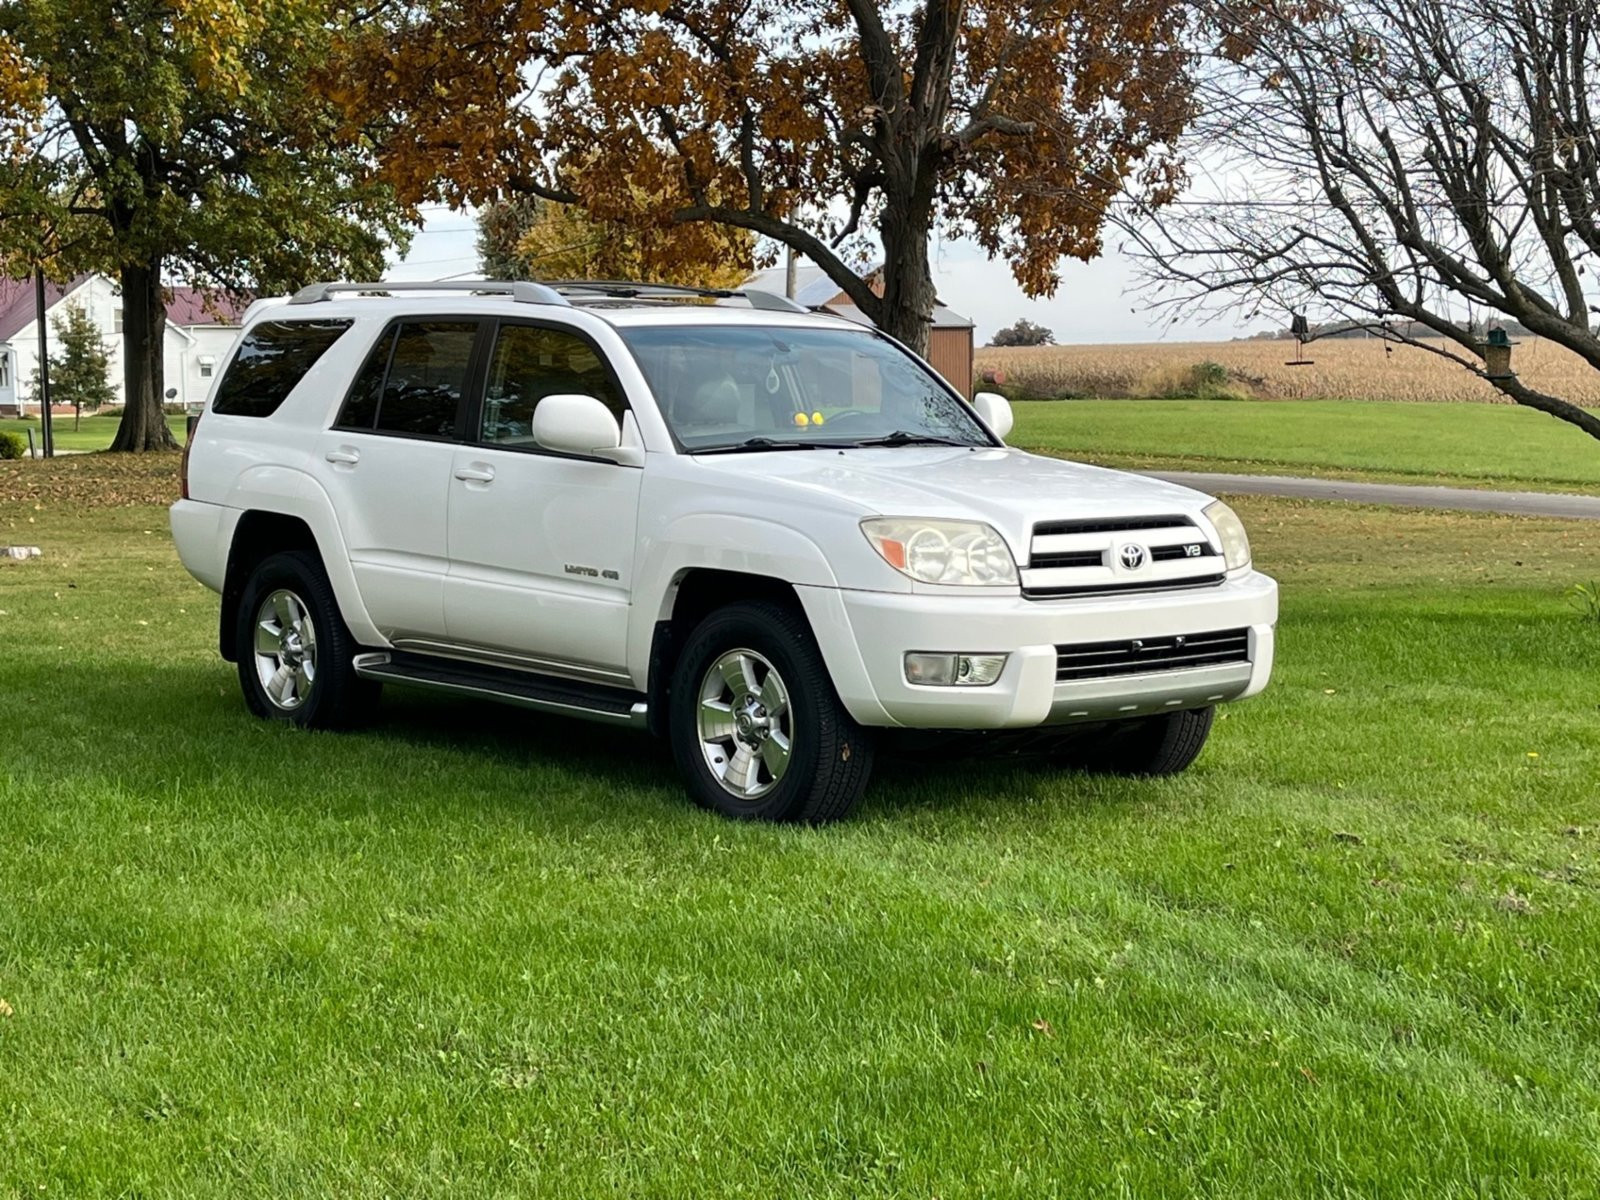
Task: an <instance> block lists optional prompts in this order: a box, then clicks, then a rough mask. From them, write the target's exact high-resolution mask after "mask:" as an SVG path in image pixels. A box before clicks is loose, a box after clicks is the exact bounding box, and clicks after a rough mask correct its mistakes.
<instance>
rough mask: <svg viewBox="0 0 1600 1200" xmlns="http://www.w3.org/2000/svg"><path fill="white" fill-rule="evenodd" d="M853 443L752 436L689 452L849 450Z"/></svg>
mask: <svg viewBox="0 0 1600 1200" xmlns="http://www.w3.org/2000/svg"><path fill="white" fill-rule="evenodd" d="M855 444H856V443H855V442H780V441H778V440H777V439H776V438H769V437H753V438H746V439H745V440H744V441H742V442H737V443H735V444H734V445H732V446H709V447H707V448H706V449H704V450H694V449H691V450H690V451H689V453H690V454H754V453H756V452H757V451H763V450H849V449H851V448H853V447H854V446H855Z"/></svg>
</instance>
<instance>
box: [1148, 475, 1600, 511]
mask: <svg viewBox="0 0 1600 1200" xmlns="http://www.w3.org/2000/svg"><path fill="white" fill-rule="evenodd" d="M1145 474H1147V475H1153V476H1155V478H1157V479H1166V480H1170V481H1171V482H1173V483H1181V484H1183V485H1184V486H1185V487H1192V488H1198V489H1199V490H1200V491H1202V492H1211V493H1213V494H1216V493H1218V492H1226V493H1230V494H1232V495H1236V496H1293V497H1298V498H1300V499H1304V500H1349V501H1353V502H1355V503H1357V504H1402V505H1406V506H1408V507H1412V508H1454V509H1460V510H1462V511H1465V512H1492V513H1509V514H1511V515H1513V516H1519V517H1570V518H1573V519H1576V520H1586V521H1600V496H1571V495H1565V494H1563V493H1560V492H1491V491H1479V490H1478V489H1476V488H1453V487H1422V486H1416V485H1413V484H1405V483H1350V482H1347V481H1344V480H1339V479H1306V478H1302V477H1301V476H1297V475H1213V474H1208V473H1204V472H1199V471H1147V472H1145Z"/></svg>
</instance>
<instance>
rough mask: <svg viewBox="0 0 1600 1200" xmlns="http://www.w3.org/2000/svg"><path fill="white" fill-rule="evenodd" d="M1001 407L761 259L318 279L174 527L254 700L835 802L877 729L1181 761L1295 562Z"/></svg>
mask: <svg viewBox="0 0 1600 1200" xmlns="http://www.w3.org/2000/svg"><path fill="white" fill-rule="evenodd" d="M1010 426H1011V412H1010V408H1009V406H1008V405H1007V403H1006V401H1005V400H1004V399H1003V398H1002V397H1000V396H996V395H989V394H980V395H979V396H978V397H977V398H976V400H975V402H973V403H972V404H968V403H967V402H966V401H965V400H964V399H963V398H962V397H961V396H960V395H959V394H958V393H957V392H956V391H955V390H953V389H952V388H951V387H950V386H949V385H948V384H947V383H945V382H944V381H943V380H941V379H940V378H939V377H938V376H937V375H936V374H935V373H934V372H933V371H932V370H931V369H930V368H929V367H928V366H927V364H925V363H924V362H923V361H922V360H921V359H919V358H917V357H916V356H914V355H912V354H911V353H910V352H908V351H907V350H906V349H904V348H903V347H902V346H900V345H899V344H898V343H896V342H895V341H893V340H891V339H890V338H887V337H885V336H883V335H881V334H879V333H877V332H875V331H873V330H871V329H868V328H864V327H862V326H861V325H858V324H856V323H854V322H851V321H848V320H845V319H842V318H838V317H833V316H827V315H820V314H817V313H812V312H807V311H805V310H803V309H800V308H799V307H798V306H796V305H794V304H792V303H790V302H788V301H786V300H784V299H782V298H781V297H777V296H773V295H768V294H764V293H759V292H742V293H731V292H715V293H707V292H696V291H692V290H690V289H678V288H668V287H660V286H653V285H636V284H597V283H582V284H568V285H543V284H532V283H511V284H491V283H471V284H463V285H456V286H453V287H452V286H451V285H438V284H429V285H397V284H318V285H315V286H313V287H310V288H307V289H305V290H304V291H302V292H300V293H299V294H297V295H296V296H294V297H293V298H292V299H288V300H275V301H263V302H259V303H258V304H257V305H255V306H254V307H253V308H252V310H251V311H250V313H249V314H248V315H247V317H246V321H245V325H244V328H243V330H242V331H241V334H240V337H239V341H238V343H237V345H236V347H235V349H234V351H233V353H232V356H231V358H230V360H229V362H228V365H227V368H226V370H225V371H224V372H223V373H222V375H221V376H220V377H219V379H218V381H217V383H216V385H215V386H214V389H213V392H212V395H211V397H210V399H209V401H208V403H207V407H206V410H205V412H204V414H203V416H202V418H201V419H200V420H199V422H198V423H197V425H196V427H195V429H194V431H193V432H192V434H191V437H190V439H189V444H188V447H187V449H186V451H185V463H184V472H183V498H182V499H181V500H180V501H179V502H178V503H177V504H175V505H174V506H173V509H172V530H173V535H174V537H175V539H176V542H177V546H178V551H179V554H180V555H181V557H182V559H183V562H184V565H185V566H186V567H187V568H188V569H189V571H190V572H191V573H192V574H193V575H194V576H195V577H196V578H197V579H199V580H200V581H201V582H203V583H204V584H206V585H207V586H209V587H211V588H212V589H214V590H215V591H217V592H219V593H221V596H222V618H221V651H222V656H223V657H224V658H225V659H228V660H230V661H233V662H235V663H237V664H238V671H239V680H240V683H241V685H242V687H243V690H244V696H245V701H246V703H247V704H248V705H249V707H250V709H251V711H253V712H254V713H256V714H257V715H258V716H261V717H264V718H268V719H272V720H278V721H284V722H288V723H291V724H295V725H300V726H306V727H313V728H325V727H340V726H349V725H352V724H355V723H357V722H359V721H361V720H362V719H364V718H365V717H366V716H367V715H368V714H369V713H370V712H371V710H372V709H373V708H374V706H375V703H376V701H377V699H378V695H379V691H380V689H381V687H382V686H383V685H384V684H397V685H401V684H403V685H413V686H418V687H423V688H432V689H436V690H439V691H443V692H449V693H455V694H458V695H466V696H477V697H486V698H489V699H493V700H498V701H503V702H506V703H509V704H513V705H520V706H522V707H524V708H527V709H531V710H534V711H537V712H541V713H548V714H555V715H566V716H575V717H585V718H588V719H591V720H595V721H603V722H609V723H611V724H615V725H629V726H638V727H641V728H647V729H649V730H651V731H653V732H655V733H657V734H659V735H662V736H665V737H666V738H667V739H668V740H669V741H670V743H671V746H672V750H673V753H674V755H675V758H676V760H677V763H678V766H679V768H680V769H681V771H682V774H683V777H684V780H685V783H686V785H687V787H688V790H689V792H690V793H691V794H692V795H693V796H694V798H695V799H696V800H697V801H699V802H700V803H701V804H704V805H706V806H708V807H710V808H712V809H715V810H717V811H719V812H722V813H725V814H728V815H732V816H740V817H762V818H770V819H794V820H807V821H823V820H829V819H833V818H837V817H840V816H842V815H843V814H845V813H847V812H848V811H850V809H851V807H852V806H853V805H854V804H855V803H856V801H857V800H858V798H859V797H860V796H861V793H862V790H863V789H864V787H865V786H866V783H867V778H868V775H869V773H870V772H871V770H872V765H873V751H874V746H875V742H876V740H877V739H878V737H879V736H881V734H882V731H887V730H897V729H903V730H933V731H956V730H983V731H1023V732H1024V733H1025V737H1023V738H1021V739H1017V740H1022V741H1028V742H1031V743H1032V744H1033V745H1034V746H1035V747H1036V748H1037V749H1039V750H1041V751H1043V752H1044V753H1046V754H1049V755H1053V756H1055V757H1057V758H1059V759H1061V760H1062V761H1065V762H1068V763H1070V764H1073V765H1075V766H1078V767H1080V768H1085V769H1093V770H1105V771H1115V772H1122V773H1131V774H1149V775H1156V774H1165V773H1171V772H1175V771H1180V770H1182V769H1183V768H1185V767H1187V766H1188V765H1189V764H1190V763H1191V762H1192V761H1193V760H1194V758H1195V756H1196V755H1197V754H1198V753H1199V752H1200V748H1201V746H1202V745H1203V743H1204V742H1205V739H1206V736H1207V734H1208V732H1209V730H1210V728H1211V722H1212V714H1213V706H1214V705H1216V704H1218V703H1219V702H1222V701H1227V700H1237V699H1241V698H1243V697H1246V696H1251V695H1254V694H1255V693H1257V692H1259V691H1260V690H1261V689H1262V688H1263V687H1265V686H1266V683H1267V678H1268V676H1269V675H1270V673H1271V670H1272V654H1273V628H1274V623H1275V621H1276V618H1277V600H1278V597H1277V585H1276V584H1275V583H1274V582H1273V581H1272V580H1271V579H1269V578H1268V577H1267V576H1265V575H1262V574H1260V573H1258V572H1257V571H1255V570H1253V569H1252V567H1251V560H1250V546H1249V542H1248V540H1247V539H1246V537H1245V531H1244V529H1243V527H1242V526H1241V525H1240V523H1239V519H1238V518H1237V517H1236V516H1235V515H1234V514H1233V512H1232V511H1231V510H1230V509H1229V508H1228V506H1227V505H1225V504H1222V503H1220V502H1218V501H1215V500H1212V499H1210V498H1209V497H1206V496H1203V495H1200V494H1198V493H1195V492H1193V491H1189V490H1187V489H1185V488H1181V487H1177V486H1174V485H1171V484H1167V483H1162V482H1159V481H1156V480H1152V479H1148V478H1143V477H1140V476H1137V475H1127V474H1120V473H1118V472H1114V471H1107V470H1101V469H1098V468H1095V467H1089V466H1083V465H1080V464H1076V463H1070V462H1063V461H1058V460H1056V459H1051V458H1041V457H1036V456H1034V455H1030V454H1025V453H1023V452H1021V451H1019V450H1013V449H1010V448H1008V447H1007V446H1006V445H1005V443H1004V441H1003V440H1002V439H1003V438H1004V437H1005V435H1006V433H1007V432H1008V431H1009V429H1010ZM941 740H947V739H941Z"/></svg>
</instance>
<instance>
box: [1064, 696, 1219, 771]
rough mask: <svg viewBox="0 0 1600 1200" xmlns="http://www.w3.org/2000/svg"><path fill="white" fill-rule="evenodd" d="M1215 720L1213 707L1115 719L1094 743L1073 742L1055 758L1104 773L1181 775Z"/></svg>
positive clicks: (1194, 756) (1200, 746) (1192, 759)
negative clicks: (1123, 719)
mask: <svg viewBox="0 0 1600 1200" xmlns="http://www.w3.org/2000/svg"><path fill="white" fill-rule="evenodd" d="M1215 718H1216V709H1214V708H1194V709H1189V710H1188V711H1186V712H1175V713H1163V714H1161V715H1160V716H1155V717H1137V718H1133V719H1131V720H1127V721H1114V722H1112V723H1111V724H1110V725H1109V726H1107V728H1106V729H1105V730H1103V731H1102V732H1101V733H1100V734H1099V735H1098V736H1097V737H1096V738H1095V739H1094V741H1093V742H1091V743H1088V744H1080V745H1075V746H1069V747H1068V748H1066V749H1064V750H1062V751H1061V752H1060V753H1059V754H1057V755H1055V757H1056V758H1057V760H1058V761H1060V762H1061V763H1062V764H1063V765H1066V766H1072V767H1077V768H1079V769H1080V770H1084V771H1090V772H1094V773H1096V774H1101V775H1134V776H1155V775H1177V774H1179V773H1180V772H1182V771H1185V770H1187V769H1188V768H1189V765H1190V764H1191V763H1193V762H1194V760H1195V759H1197V758H1199V757H1200V751H1201V749H1202V748H1203V747H1204V746H1205V744H1206V738H1208V737H1209V736H1210V734H1211V725H1212V722H1213V721H1214V720H1215Z"/></svg>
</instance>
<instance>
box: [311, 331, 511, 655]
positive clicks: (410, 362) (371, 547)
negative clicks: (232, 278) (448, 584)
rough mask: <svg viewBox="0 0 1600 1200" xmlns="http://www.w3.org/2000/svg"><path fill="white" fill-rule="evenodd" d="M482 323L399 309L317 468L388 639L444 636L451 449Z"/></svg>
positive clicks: (359, 581)
mask: <svg viewBox="0 0 1600 1200" xmlns="http://www.w3.org/2000/svg"><path fill="white" fill-rule="evenodd" d="M482 328H483V322H482V321H479V320H473V319H466V318H426V319H425V318H416V319H412V318H406V319H403V320H400V321H396V322H395V323H394V324H392V325H391V326H390V327H389V328H388V329H387V330H386V331H385V332H384V334H383V336H382V337H380V338H379V339H378V342H377V344H376V345H375V346H374V347H373V350H372V353H371V354H370V355H369V356H368V358H367V362H366V364H365V365H364V366H363V368H362V370H361V373H360V374H359V375H358V376H357V378H356V381H355V383H354V385H353V386H352V387H351V389H350V394H349V396H348V397H346V399H345V403H344V407H343V408H342V409H341V411H340V413H339V416H338V418H337V420H336V422H335V424H334V427H333V428H332V429H329V430H327V431H326V432H325V433H324V434H323V435H322V444H321V454H320V460H321V461H320V462H319V463H318V468H319V470H320V471H321V476H322V482H323V486H324V487H325V488H326V489H327V491H328V494H329V496H330V497H331V498H332V500H333V507H334V511H335V513H336V514H337V515H338V519H339V525H340V528H341V530H342V532H343V534H344V539H345V546H346V549H347V550H348V552H349V555H350V563H351V567H352V568H353V570H354V573H355V578H356V586H357V588H358V589H359V590H360V592H361V600H362V603H363V604H365V605H366V609H367V613H368V614H369V615H370V617H371V618H372V622H373V624H374V625H376V626H377V627H378V629H379V631H380V632H382V633H383V634H384V635H385V636H386V637H388V638H389V639H390V640H396V639H405V638H414V637H425V638H438V637H442V636H443V635H444V632H445V620H444V577H445V572H446V570H447V569H448V565H449V560H448V558H447V554H446V537H447V529H446V506H447V504H448V502H449V491H448V484H449V481H450V466H451V460H452V458H453V456H454V454H455V451H456V447H457V446H458V445H459V443H460V438H461V434H462V431H463V429H464V427H465V420H466V397H467V394H468V381H469V379H470V377H471V373H472V368H473V365H474V362H475V353H476V350H477V343H478V339H479V336H480V333H481V330H482Z"/></svg>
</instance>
